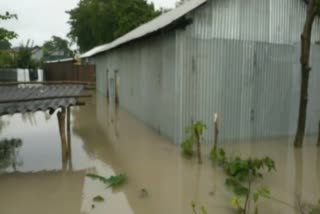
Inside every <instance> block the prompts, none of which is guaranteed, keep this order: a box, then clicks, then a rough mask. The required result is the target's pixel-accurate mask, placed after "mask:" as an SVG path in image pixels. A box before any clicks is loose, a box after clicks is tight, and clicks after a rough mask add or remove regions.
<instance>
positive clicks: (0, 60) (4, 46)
mask: <svg viewBox="0 0 320 214" xmlns="http://www.w3.org/2000/svg"><path fill="white" fill-rule="evenodd" d="M10 19H18V16H17V15H16V14H11V13H9V12H6V13H5V14H0V24H1V22H2V21H6V20H10ZM17 37H18V35H17V34H16V33H15V32H13V31H10V30H7V29H5V28H3V27H0V67H12V65H13V64H14V57H13V56H12V55H11V54H10V52H8V50H9V49H10V47H11V44H10V42H9V40H11V39H15V38H17Z"/></svg>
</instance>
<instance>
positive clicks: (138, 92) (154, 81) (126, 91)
mask: <svg viewBox="0 0 320 214" xmlns="http://www.w3.org/2000/svg"><path fill="white" fill-rule="evenodd" d="M175 44H176V43H175V33H174V32H172V33H171V34H169V35H167V34H166V35H160V36H158V38H152V39H151V40H146V41H144V42H139V43H134V44H131V45H127V46H125V47H124V48H119V49H115V50H113V51H110V52H108V53H107V54H104V55H101V56H99V57H95V58H94V59H93V61H94V63H95V64H96V65H97V67H96V69H97V90H98V91H99V92H100V93H102V94H104V95H107V91H108V90H109V95H110V97H111V98H113V97H114V89H113V88H114V86H115V85H118V91H119V101H120V105H121V107H123V108H125V109H126V110H128V111H129V112H130V113H132V114H134V115H135V116H136V117H137V118H139V119H140V120H142V121H144V122H145V123H146V124H147V125H149V126H151V127H152V128H154V129H155V130H156V131H157V132H159V133H160V134H162V135H164V136H166V137H168V138H169V139H174V133H175V130H174V127H175V124H174V122H173V121H175V120H174V117H175V116H176V115H175V105H176V103H175V96H174V91H175V69H176V65H175V57H176V55H175ZM116 71H117V72H118V80H117V83H116V79H117V78H116V77H115V72H116Z"/></svg>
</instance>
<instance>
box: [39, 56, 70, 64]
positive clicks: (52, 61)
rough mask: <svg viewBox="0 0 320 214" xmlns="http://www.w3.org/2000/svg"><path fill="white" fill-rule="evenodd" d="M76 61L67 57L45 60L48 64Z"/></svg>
mask: <svg viewBox="0 0 320 214" xmlns="http://www.w3.org/2000/svg"><path fill="white" fill-rule="evenodd" d="M72 61H75V59H74V58H72V57H71V58H65V59H57V60H48V61H45V63H46V64H50V63H58V62H72Z"/></svg>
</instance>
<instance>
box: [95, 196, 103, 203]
mask: <svg viewBox="0 0 320 214" xmlns="http://www.w3.org/2000/svg"><path fill="white" fill-rule="evenodd" d="M93 201H94V202H104V198H103V197H102V196H101V195H97V196H96V197H94V198H93Z"/></svg>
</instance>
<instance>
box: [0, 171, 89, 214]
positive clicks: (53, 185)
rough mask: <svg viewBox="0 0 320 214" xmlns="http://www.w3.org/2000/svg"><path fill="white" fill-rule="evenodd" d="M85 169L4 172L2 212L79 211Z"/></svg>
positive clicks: (53, 213) (0, 178) (0, 184)
mask: <svg viewBox="0 0 320 214" xmlns="http://www.w3.org/2000/svg"><path fill="white" fill-rule="evenodd" d="M84 178H85V171H79V172H63V171H61V172H56V171H52V172H38V173H15V174H4V175H1V176H0V189H1V194H0V202H1V206H0V213H46V214H57V213H61V214H62V213H67V214H79V213H80V209H81V204H82V192H83V185H84Z"/></svg>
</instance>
